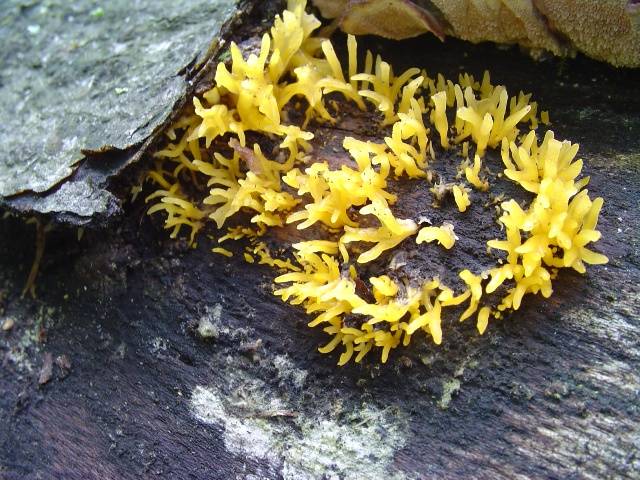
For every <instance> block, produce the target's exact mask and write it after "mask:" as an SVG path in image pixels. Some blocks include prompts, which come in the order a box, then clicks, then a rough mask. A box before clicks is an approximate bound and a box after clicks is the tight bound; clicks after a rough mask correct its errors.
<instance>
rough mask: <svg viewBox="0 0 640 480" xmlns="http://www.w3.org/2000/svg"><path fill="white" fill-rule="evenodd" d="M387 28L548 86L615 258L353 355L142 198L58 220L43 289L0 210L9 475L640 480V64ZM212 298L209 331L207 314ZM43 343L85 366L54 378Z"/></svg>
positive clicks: (2, 390)
mask: <svg viewBox="0 0 640 480" xmlns="http://www.w3.org/2000/svg"><path fill="white" fill-rule="evenodd" d="M371 46H372V47H373V48H375V49H379V50H381V51H382V52H383V55H384V56H385V57H386V58H388V59H390V60H391V61H392V62H393V63H395V64H400V65H410V64H416V65H418V66H424V67H427V69H428V71H429V72H437V71H442V72H443V73H445V74H447V75H449V76H453V75H457V73H458V71H459V69H460V68H461V67H463V68H464V69H465V70H468V71H471V72H472V73H474V74H475V75H477V76H481V73H482V70H483V69H484V68H489V69H490V70H491V72H492V75H493V79H494V81H495V82H496V83H504V84H505V85H507V86H508V87H509V88H510V90H511V91H516V90H518V89H522V90H525V91H530V92H533V93H534V96H535V99H536V100H538V101H539V102H540V103H541V105H542V107H543V108H544V109H548V110H549V111H550V113H551V118H552V121H553V123H554V125H553V128H554V131H555V132H556V136H557V137H558V138H568V139H571V140H572V141H576V142H579V143H580V144H581V150H580V151H581V155H582V157H583V158H584V159H585V164H586V167H585V170H586V173H587V174H589V175H591V183H590V189H589V190H590V193H591V194H592V196H603V197H604V198H605V206H604V209H603V212H602V214H601V223H600V226H601V230H602V232H603V239H602V240H601V242H600V243H599V247H600V250H602V251H603V253H605V254H607V255H608V256H609V258H610V263H609V264H608V265H606V266H603V267H595V268H591V269H589V271H588V273H587V275H584V276H582V275H578V274H574V273H571V272H563V273H562V274H561V275H560V278H559V280H558V282H557V283H556V284H554V286H555V293H554V295H553V297H551V298H550V299H549V300H547V301H543V299H541V298H537V297H531V298H527V299H526V302H525V305H524V306H523V308H522V309H521V310H520V311H518V312H517V313H516V314H514V315H512V316H511V317H510V318H508V319H505V320H504V321H502V322H494V323H493V324H490V326H489V329H488V331H487V332H486V333H485V335H484V336H482V337H480V336H478V335H477V334H476V333H475V329H474V325H472V324H471V323H468V324H462V325H461V326H459V327H457V328H455V329H450V330H448V335H445V339H444V342H443V345H442V346H441V347H439V348H435V347H433V346H431V345H426V344H418V345H414V346H412V347H411V348H407V349H404V350H402V351H400V352H395V353H396V354H395V355H393V356H392V357H391V359H390V361H389V363H388V364H386V365H385V366H381V365H378V364H377V362H376V361H375V359H373V358H371V359H370V360H369V361H368V362H365V364H364V365H349V366H346V367H342V368H338V367H336V366H335V362H336V361H337V358H336V357H333V356H326V355H320V354H318V353H316V347H317V346H318V345H319V344H322V342H324V340H325V339H324V337H323V335H322V334H321V333H320V332H316V331H312V330H310V329H308V328H307V327H306V326H305V325H306V322H307V319H306V317H305V316H304V314H303V313H302V312H301V311H300V310H299V309H296V308H293V307H290V306H286V305H284V304H282V303H281V302H280V301H279V300H278V299H277V298H276V297H274V296H273V295H272V294H271V287H270V283H271V279H272V278H273V272H271V271H270V270H268V269H266V268H263V267H261V266H257V265H248V264H246V263H244V262H243V261H242V260H241V258H239V257H238V256H237V255H236V257H234V258H233V259H231V260H228V261H227V260H226V259H224V258H223V257H219V256H215V255H212V254H210V253H209V252H208V246H207V242H206V241H204V240H203V241H202V242H201V244H200V246H199V247H198V248H196V249H189V248H186V246H185V245H184V244H183V243H180V242H173V241H170V240H168V239H167V238H166V235H165V233H164V232H163V231H161V230H160V229H159V226H158V223H157V222H155V221H152V220H150V219H149V218H148V217H147V216H146V215H144V210H145V206H144V205H143V204H142V202H137V203H134V204H132V205H130V206H129V207H128V208H127V211H126V214H125V216H124V217H123V218H121V219H120V220H119V221H118V222H117V223H116V225H114V227H113V228H112V229H110V230H102V231H91V230H88V231H86V232H85V235H84V236H83V238H82V240H81V241H77V239H76V232H75V231H64V230H58V231H55V232H53V233H51V234H50V235H49V237H48V239H47V251H46V252H45V256H44V259H43V264H42V269H41V273H40V276H39V278H38V282H37V293H38V299H37V300H35V301H33V300H28V299H25V300H19V298H18V297H19V293H20V289H21V287H22V282H23V281H24V279H25V278H26V275H27V272H28V267H29V265H30V261H31V257H32V255H33V240H34V233H33V231H32V227H30V226H23V225H22V223H21V222H20V221H18V220H16V219H6V220H3V221H1V222H0V233H1V235H0V264H1V265H2V266H1V267H0V281H1V283H0V291H1V292H2V294H1V295H0V307H1V308H2V317H3V318H9V317H11V318H14V319H15V326H14V327H13V328H12V329H11V330H10V331H8V332H2V333H0V361H1V362H2V369H1V370H0V424H1V425H2V428H1V429H0V476H1V477H2V478H7V479H25V478H29V479H31V478H43V479H49V478H55V479H58V478H59V479H94V478H95V479H129V478H131V479H133V478H193V479H201V478H202V479H211V478H213V479H230V478H267V479H271V478H274V479H275V478H293V479H297V478H382V477H384V476H386V477H389V478H417V479H423V478H424V479H428V478H443V477H444V478H487V479H496V478H558V479H567V478H576V479H577V478H580V479H582V478H588V479H600V478H634V477H635V478H638V471H640V453H639V451H640V434H639V428H640V412H639V411H638V410H639V405H640V398H639V395H640V394H639V392H640V374H639V373H638V372H639V366H640V335H639V334H638V329H639V327H640V307H639V305H638V295H639V294H640V287H639V286H638V280H639V278H640V275H639V273H640V261H639V260H640V256H639V240H638V231H640V218H639V214H640V209H639V208H638V207H639V202H640V135H639V133H640V99H638V96H637V85H638V84H640V83H639V82H640V74H639V73H638V72H634V71H624V70H614V69H612V68H609V67H606V66H603V65H600V64H597V63H595V62H591V61H588V60H585V59H583V58H578V59H576V60H571V61H560V60H555V59H553V60H548V61H545V62H542V63H536V62H533V61H532V60H530V59H528V58H526V57H524V56H522V55H520V54H519V53H518V52H517V51H514V50H508V51H504V50H498V49H495V48H493V47H490V46H482V45H481V46H469V45H466V44H463V43H458V42H455V41H451V42H449V41H448V42H447V43H445V44H443V45H442V44H439V43H436V42H432V41H429V40H428V39H420V40H416V41H412V42H408V43H402V44H398V43H390V42H389V43H388V42H378V41H376V42H375V44H373V45H371ZM338 133H339V132H338ZM203 317H206V318H207V319H209V320H210V321H211V322H212V324H213V325H214V326H215V327H216V333H215V335H214V337H215V338H210V339H206V340H205V339H202V338H201V337H200V336H199V335H198V334H197V333H196V332H195V330H196V327H197V325H198V322H199V321H200V320H201V319H202V318H203ZM47 353H50V354H52V355H53V357H54V358H55V357H57V356H58V355H62V354H66V355H67V356H68V357H69V359H70V361H71V368H70V371H69V374H68V376H67V377H66V378H64V379H63V378H62V371H61V370H60V369H59V367H58V366H57V365H54V366H53V378H52V379H51V380H50V381H49V382H48V383H46V384H44V385H42V386H40V387H39V386H38V383H37V379H38V374H39V370H40V367H41V365H42V362H43V359H44V356H45V355H46V354H47Z"/></svg>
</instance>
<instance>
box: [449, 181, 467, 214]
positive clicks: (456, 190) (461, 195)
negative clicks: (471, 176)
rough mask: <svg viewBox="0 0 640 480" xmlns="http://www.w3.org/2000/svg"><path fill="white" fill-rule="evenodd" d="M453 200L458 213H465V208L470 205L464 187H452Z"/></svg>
mask: <svg viewBox="0 0 640 480" xmlns="http://www.w3.org/2000/svg"><path fill="white" fill-rule="evenodd" d="M453 198H454V200H455V202H456V205H457V206H458V210H459V211H460V212H465V211H466V210H467V207H468V206H469V205H471V200H469V192H468V191H467V189H466V188H465V187H464V186H460V185H454V186H453Z"/></svg>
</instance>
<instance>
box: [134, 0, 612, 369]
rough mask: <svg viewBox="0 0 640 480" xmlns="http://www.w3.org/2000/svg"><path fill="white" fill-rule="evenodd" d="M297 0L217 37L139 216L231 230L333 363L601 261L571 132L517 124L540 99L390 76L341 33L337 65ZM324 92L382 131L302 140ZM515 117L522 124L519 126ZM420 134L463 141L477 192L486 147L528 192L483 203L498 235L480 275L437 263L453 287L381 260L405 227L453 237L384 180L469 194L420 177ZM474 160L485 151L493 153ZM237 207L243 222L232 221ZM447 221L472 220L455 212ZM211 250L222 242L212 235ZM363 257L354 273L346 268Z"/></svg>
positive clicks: (426, 160) (547, 291)
mask: <svg viewBox="0 0 640 480" xmlns="http://www.w3.org/2000/svg"><path fill="white" fill-rule="evenodd" d="M305 7H306V2H305V1H304V0H289V2H288V8H287V9H286V10H285V11H284V12H283V13H282V14H281V15H279V16H277V17H276V18H275V20H274V23H273V26H272V27H271V29H270V30H269V31H268V32H267V33H265V34H264V35H263V36H262V38H261V43H260V48H259V51H257V52H255V53H251V54H249V55H245V54H244V53H243V52H242V50H241V48H240V47H239V46H238V45H236V44H234V43H232V44H231V46H230V54H231V62H230V64H229V65H225V64H224V63H220V64H218V66H217V69H216V74H215V84H214V85H213V86H212V88H211V89H210V90H208V91H207V92H205V93H203V94H202V95H200V96H196V97H194V98H193V101H192V106H190V107H189V108H188V109H187V110H186V111H185V112H184V114H183V116H182V117H181V118H179V119H178V120H177V121H176V122H175V123H174V124H173V125H172V126H170V127H169V128H168V129H167V130H166V132H165V133H166V144H165V145H163V146H162V147H161V148H160V149H159V150H158V151H157V152H156V153H155V155H154V157H155V161H154V166H153V168H152V169H151V170H150V171H149V172H148V174H147V179H148V180H149V181H150V182H151V183H153V184H154V185H155V188H156V190H155V191H154V192H152V193H151V194H149V195H148V196H147V198H146V201H147V202H150V203H152V205H150V207H149V209H148V213H149V214H164V215H165V221H164V226H165V228H166V229H169V230H171V237H173V238H175V237H176V236H177V235H179V234H180V233H181V230H182V227H185V228H186V229H188V230H189V231H190V232H189V233H190V240H191V242H192V244H193V242H194V239H195V235H196V234H197V232H198V231H199V230H201V229H202V228H205V225H207V224H213V225H215V226H216V227H217V228H218V229H225V230H224V231H223V232H221V234H220V235H217V236H219V238H218V243H222V242H226V241H232V240H233V241H237V242H244V246H243V247H242V248H241V251H243V258H244V260H245V261H246V262H248V263H258V264H261V265H266V266H268V267H270V268H272V269H274V270H277V271H279V272H280V273H281V275H279V276H278V277H277V278H275V283H276V284H277V285H278V288H277V289H276V290H275V292H274V293H275V295H277V296H279V297H281V298H282V300H283V301H285V302H289V303H291V304H292V305H300V306H301V307H302V308H304V309H305V310H306V312H307V313H308V314H310V315H313V319H312V320H311V321H310V322H309V326H310V327H320V328H322V329H323V331H324V332H325V333H327V334H328V335H329V336H330V340H329V342H328V343H327V344H326V345H325V346H323V347H321V348H319V349H318V350H319V351H320V352H321V353H329V352H331V351H333V350H335V349H336V348H341V350H342V352H341V355H340V357H339V361H338V363H339V365H344V364H345V363H347V362H349V361H350V360H352V359H353V360H354V361H355V362H360V361H361V360H362V359H363V358H364V357H365V355H367V354H368V353H369V352H371V351H374V350H377V351H378V352H379V354H380V360H381V361H382V362H383V363H384V362H386V361H387V359H388V357H389V355H390V352H391V350H393V349H394V348H397V347H400V346H407V345H409V344H410V343H411V340H412V338H413V337H414V336H415V335H418V336H422V337H423V338H428V339H430V340H432V341H433V343H434V344H436V345H439V344H440V343H442V342H443V338H444V332H443V326H442V319H443V318H444V317H445V316H446V315H447V314H449V315H450V314H451V311H452V310H453V311H454V312H459V310H461V309H464V311H463V312H462V313H461V314H460V317H459V318H460V320H461V321H463V320H466V319H468V318H471V317H474V318H475V319H476V327H477V329H478V331H479V332H480V334H482V333H484V331H485V330H486V329H487V328H488V324H489V320H490V319H491V318H501V316H502V315H503V312H506V311H511V310H517V309H518V308H520V306H521V304H522V300H523V298H524V296H525V295H526V294H529V293H532V294H537V293H540V294H542V295H543V296H545V297H548V296H550V295H551V293H552V291H553V289H552V281H553V280H554V279H555V277H556V274H557V270H558V269H560V268H573V269H574V270H576V271H578V272H581V273H584V272H585V270H586V267H585V264H602V263H605V262H606V261H607V258H606V257H605V256H604V255H601V254H599V253H596V252H594V251H592V250H591V249H590V248H589V247H590V246H591V244H592V243H593V242H596V241H597V240H598V239H599V238H600V232H599V231H597V230H596V226H597V221H598V215H599V213H600V209H601V208H602V205H603V200H602V199H601V198H596V199H595V200H592V199H591V198H590V197H589V195H588V193H587V191H586V190H585V187H586V185H587V183H588V180H589V179H588V178H580V173H581V170H582V161H581V160H576V159H575V157H576V154H577V151H578V146H577V145H574V144H571V143H570V142H566V141H564V142H561V141H559V140H556V139H555V138H554V136H553V133H552V132H550V131H549V132H547V133H546V134H545V136H544V137H543V140H542V142H539V140H538V137H537V136H536V133H535V131H534V130H535V129H536V128H537V126H538V124H548V123H549V118H548V113H547V112H541V113H540V116H539V117H538V106H537V104H536V103H535V102H531V101H530V98H531V96H530V95H528V94H524V93H522V92H521V93H520V94H519V95H518V96H517V97H513V96H512V97H509V94H508V93H507V90H506V88H505V87H503V86H494V85H492V84H491V81H490V76H489V74H488V72H485V74H484V76H483V78H482V81H481V82H478V81H476V80H475V79H474V78H473V77H472V76H471V75H468V74H461V75H460V76H459V78H458V82H457V83H455V82H453V81H452V80H449V79H446V78H445V77H444V76H443V75H440V74H439V75H438V76H437V77H436V78H435V79H434V78H430V77H429V76H428V75H427V72H425V71H424V70H422V71H421V70H420V69H418V68H409V69H407V70H405V71H404V72H401V73H400V74H399V75H397V76H396V75H395V74H394V72H393V69H392V67H391V65H390V64H389V63H387V62H385V61H384V60H383V59H382V58H381V57H380V56H375V57H374V55H373V53H372V52H370V51H367V52H366V54H365V56H364V64H363V65H361V64H359V62H358V58H359V57H358V51H357V41H356V38H355V37H353V36H348V37H347V62H346V69H345V68H343V65H342V63H341V62H340V59H339V58H338V56H337V55H336V51H335V49H334V46H333V44H332V43H331V41H330V40H329V39H327V38H322V37H319V36H314V31H315V30H316V29H317V28H318V27H319V26H320V22H319V21H318V19H316V18H315V17H314V16H313V15H311V14H308V13H306V12H305ZM329 94H332V98H331V99H327V95H329ZM336 96H340V97H341V98H342V99H343V101H344V102H351V103H352V104H353V105H355V106H356V107H357V108H359V109H362V110H366V109H369V110H375V111H377V112H379V120H380V126H381V127H384V126H389V130H388V131H389V132H390V133H389V134H388V136H385V137H384V139H381V140H378V141H377V142H376V141H363V140H360V139H356V138H352V137H346V138H344V139H343V142H342V146H343V150H344V151H343V155H342V157H344V161H343V162H342V163H340V164H339V165H338V166H335V161H333V162H332V161H329V159H325V158H323V157H321V156H319V155H317V154H316V153H315V152H314V151H313V149H314V146H317V144H318V143H319V142H318V141H317V140H316V139H315V138H314V134H313V133H312V132H311V131H309V130H308V126H309V125H316V124H318V123H330V124H331V123H335V122H336V119H335V118H334V117H333V116H332V113H331V112H332V111H333V110H331V111H330V108H328V107H327V104H328V105H330V106H332V107H333V109H334V110H335V109H337V105H338V103H336V101H335V97H336ZM300 106H303V107H304V108H305V110H304V118H303V119H301V120H300V121H299V122H298V123H295V122H291V121H289V118H299V117H300V115H290V113H291V112H292V111H293V110H294V109H298V108H299V107H300ZM427 114H428V115H427ZM448 118H452V119H454V123H453V124H452V125H450V124H449V121H448ZM312 122H313V123H312ZM526 124H529V125H530V126H531V131H530V132H529V133H528V134H526V135H522V136H520V135H519V133H520V129H521V128H524V126H525V125H526ZM256 138H260V139H262V140H265V141H259V142H257V141H255V140H254V139H256ZM434 141H435V142H439V143H440V145H441V146H442V147H443V148H445V149H449V152H448V153H447V155H448V156H451V155H455V153H453V152H454V150H456V149H451V148H450V147H451V144H452V143H457V144H459V143H462V146H461V148H460V150H461V153H462V158H463V160H464V161H463V162H462V163H461V168H460V170H459V175H458V178H461V177H462V175H464V177H465V179H466V181H467V182H468V184H470V185H471V186H472V187H473V188H475V189H477V190H479V191H480V192H486V191H488V190H489V188H490V183H489V179H491V184H494V183H498V182H497V178H496V176H495V175H494V174H492V173H491V171H490V169H489V168H484V169H483V160H482V159H483V157H484V155H485V153H486V152H487V151H488V150H490V149H495V148H497V147H500V154H501V157H502V163H503V165H504V170H503V174H504V177H505V178H506V179H507V180H508V181H512V182H514V183H515V184H516V185H518V186H519V187H521V188H522V189H524V190H525V191H527V192H529V194H531V195H532V196H533V200H532V201H531V202H530V203H529V204H528V205H525V204H524V203H522V204H520V203H517V202H516V201H515V200H509V199H505V201H500V202H501V203H500V212H499V214H500V219H499V222H500V225H501V227H502V228H503V232H504V238H500V239H498V238H496V239H493V240H491V241H489V242H488V243H487V246H488V247H489V248H490V249H495V250H497V251H498V254H499V255H500V260H499V262H498V263H497V265H495V267H493V268H488V269H487V270H485V271H482V272H477V271H476V272H473V271H471V269H467V268H463V269H462V270H461V271H460V272H454V274H457V275H458V277H459V279H460V280H457V278H454V281H456V282H457V283H458V288H457V290H454V289H453V288H450V287H449V286H447V285H445V284H444V283H443V282H442V281H440V279H438V278H437V277H436V278H415V277H416V276H417V274H416V275H414V276H412V277H411V278H409V276H408V275H407V274H406V272H404V271H403V270H402V268H401V267H398V265H401V264H403V261H398V262H396V260H395V259H396V257H395V256H391V255H390V253H391V252H393V251H394V249H396V248H398V247H399V245H400V244H401V243H402V242H403V241H404V240H407V239H409V238H415V242H416V243H417V244H422V243H425V242H437V243H438V244H439V245H440V246H441V247H443V248H444V249H445V250H446V251H449V250H453V251H454V252H455V248H456V240H458V237H457V236H456V235H455V233H454V229H453V225H451V224H450V223H446V222H445V223H443V224H442V225H441V226H428V227H423V228H419V227H418V221H417V220H416V219H414V218H398V217H396V215H395V214H394V209H396V208H398V207H402V206H403V202H402V199H401V198H398V197H397V195H396V194H394V193H392V192H391V191H390V185H393V183H394V182H397V181H406V179H413V184H414V185H418V188H424V190H425V191H429V190H430V191H432V192H433V193H434V195H435V196H436V200H441V199H442V198H443V196H444V194H445V193H449V192H452V193H453V197H454V200H455V204H456V208H457V210H458V211H459V212H465V211H467V209H468V207H469V206H470V204H471V200H470V198H469V192H470V190H469V189H468V188H467V187H465V186H464V185H463V184H452V183H449V182H448V181H447V180H446V175H445V178H444V179H442V178H441V179H440V180H439V182H438V183H437V184H435V185H434V186H433V187H432V188H430V187H431V186H432V185H433V184H434V183H435V181H434V180H433V176H434V175H433V172H432V171H429V170H427V168H428V167H430V166H432V165H434V164H435V162H436V158H435V149H434ZM261 145H262V147H261ZM265 145H269V150H266V147H265ZM263 148H265V150H264V152H263ZM470 155H473V164H471V163H470V161H469V159H470V158H471V157H470ZM338 156H339V155H338ZM339 157H340V156H339ZM484 161H485V162H487V166H488V165H491V164H490V163H489V162H491V161H492V156H491V155H487V156H486V158H485V160H484ZM491 166H493V165H491ZM481 171H482V173H481ZM494 180H495V181H494ZM474 195H478V196H481V195H482V193H477V194H474ZM485 195H487V194H485ZM490 198H491V197H490ZM497 198H500V197H497ZM494 200H495V198H492V202H493V204H494V205H495V204H496V203H497V202H494ZM488 205H490V204H489V203H487V204H486V205H485V206H488ZM496 208H497V207H496ZM474 210H475V209H474ZM240 214H248V215H247V216H245V217H240ZM402 216H410V215H407V214H404V215H402ZM241 218H245V219H246V218H249V220H248V221H246V220H245V222H246V223H244V224H240V225H237V223H238V220H239V219H241ZM458 218H460V219H463V220H465V221H474V219H472V218H470V217H469V215H468V214H467V215H465V216H460V217H458ZM231 222H234V224H235V226H229V223H231ZM287 224H289V225H291V224H295V227H296V229H295V231H296V234H297V235H298V237H296V238H297V240H296V243H293V244H292V245H287V246H289V247H290V251H289V252H286V250H285V252H284V253H283V251H282V250H281V249H278V250H277V253H278V256H274V255H272V253H271V251H270V250H269V248H268V247H267V244H266V242H265V241H263V238H262V237H263V236H266V235H268V234H269V233H270V232H271V231H273V229H277V228H281V227H285V228H286V227H287ZM283 230H284V229H283ZM289 230H293V229H292V228H291V227H289ZM281 231H282V230H281ZM459 231H460V230H459ZM289 233H290V232H289ZM285 235H286V233H285ZM414 236H415V237H414ZM314 237H319V238H314ZM274 238H278V237H274V236H272V237H271V238H270V239H271V240H274ZM408 243H413V240H411V241H410V242H408ZM225 245H226V244H225ZM414 248H415V247H414ZM419 248H423V247H419ZM429 248H439V247H429ZM212 252H214V253H217V254H219V255H222V256H225V257H231V256H232V255H233V253H232V251H231V250H228V249H226V248H223V247H221V246H215V247H214V248H212ZM287 253H289V255H288V256H287ZM439 253H442V252H439ZM481 253H482V252H478V254H481ZM356 255H357V256H356ZM454 255H455V253H454ZM278 257H281V258H278ZM351 257H355V260H356V261H355V262H354V261H353V259H352V258H351ZM398 257H400V256H399V255H398ZM405 263H406V262H405ZM385 264H387V265H389V267H390V268H389V269H388V271H385V267H384V265H385ZM365 268H366V272H367V274H366V275H365V276H364V278H365V279H368V281H365V280H364V279H363V278H361V274H363V272H364V271H365ZM359 269H360V270H359ZM381 270H382V271H381ZM423 274H424V273H423ZM412 275H413V274H412ZM456 314H458V313H456Z"/></svg>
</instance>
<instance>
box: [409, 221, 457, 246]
mask: <svg viewBox="0 0 640 480" xmlns="http://www.w3.org/2000/svg"><path fill="white" fill-rule="evenodd" d="M457 239H458V237H456V235H455V233H453V225H451V224H450V223H443V224H442V226H441V227H423V228H421V229H420V231H419V232H418V236H417V237H416V243H418V244H420V243H423V242H435V241H437V242H438V243H439V244H440V245H442V246H443V247H444V248H446V249H447V250H449V249H450V248H451V247H453V244H454V243H456V240H457Z"/></svg>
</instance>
